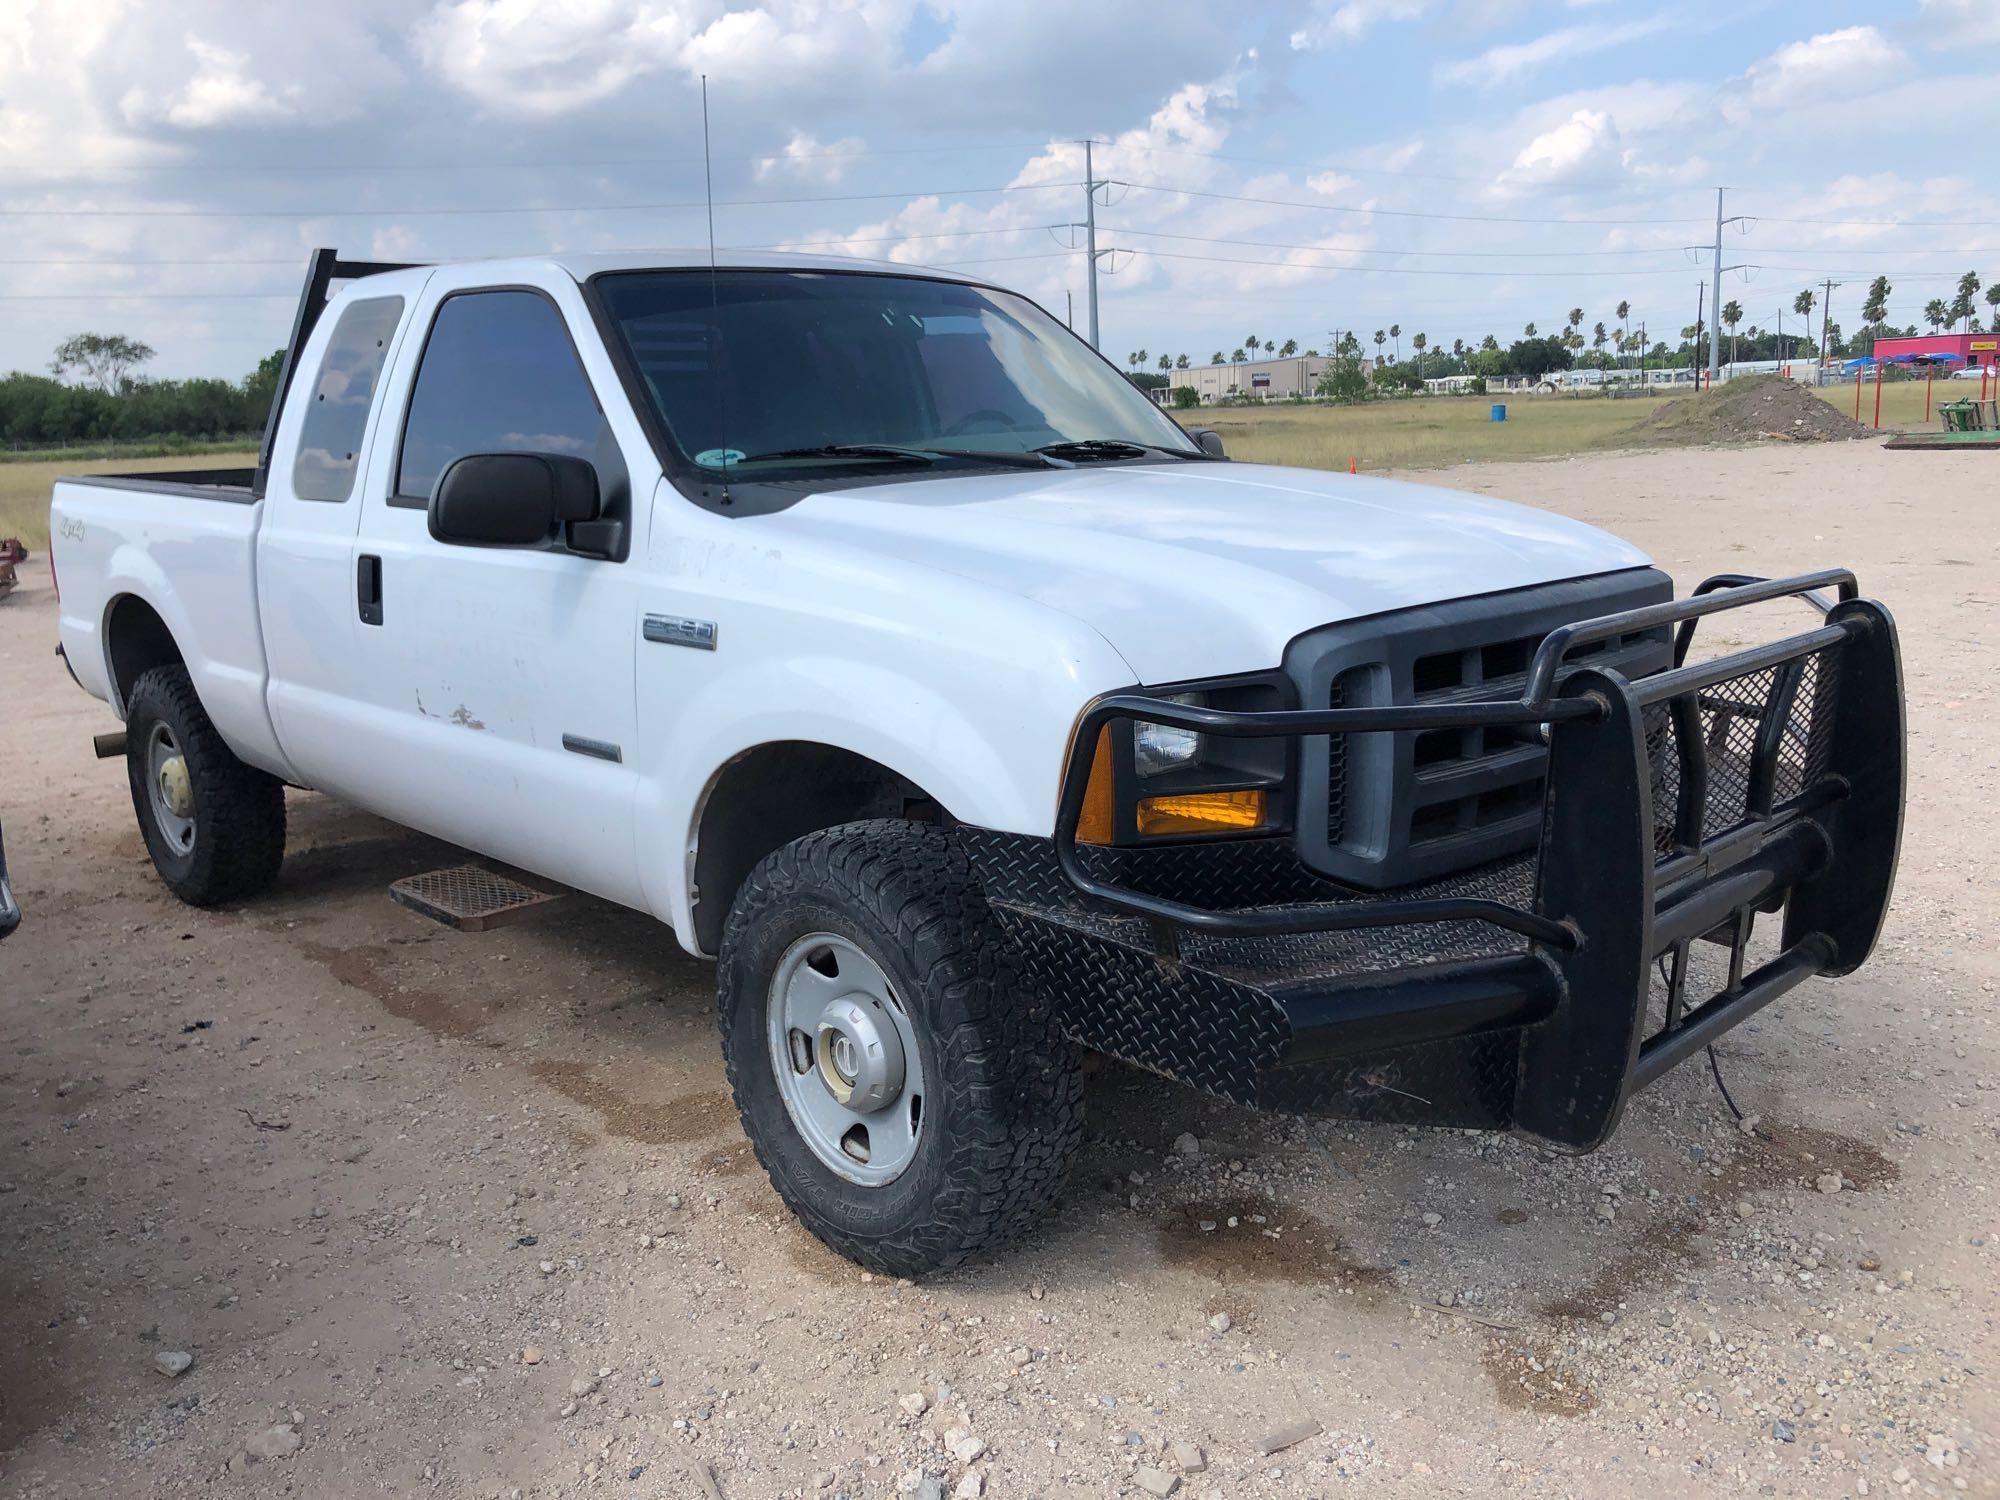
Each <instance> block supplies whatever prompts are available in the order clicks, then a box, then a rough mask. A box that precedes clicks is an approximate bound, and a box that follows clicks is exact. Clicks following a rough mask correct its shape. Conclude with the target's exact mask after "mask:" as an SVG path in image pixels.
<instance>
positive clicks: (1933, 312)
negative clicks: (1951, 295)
mask: <svg viewBox="0 0 2000 1500" xmlns="http://www.w3.org/2000/svg"><path fill="white" fill-rule="evenodd" d="M1950 317H1951V311H1950V309H1948V308H1947V307H1946V306H1945V305H1944V299H1943V298H1942V297H1933V298H1931V300H1930V301H1928V302H1926V303H1925V304H1924V321H1925V322H1926V323H1928V324H1930V325H1931V332H1932V333H1936V332H1937V331H1938V329H1939V328H1940V327H1942V326H1943V325H1944V323H1945V321H1946V320H1947V319H1949V318H1950Z"/></svg>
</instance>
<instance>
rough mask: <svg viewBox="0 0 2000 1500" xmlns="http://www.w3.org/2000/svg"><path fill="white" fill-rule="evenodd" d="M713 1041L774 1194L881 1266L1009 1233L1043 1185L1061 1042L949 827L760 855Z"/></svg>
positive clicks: (1046, 1188)
mask: <svg viewBox="0 0 2000 1500" xmlns="http://www.w3.org/2000/svg"><path fill="white" fill-rule="evenodd" d="M718 999H719V1004H720V1009H721V1023H722V1050H723V1057H724V1060H725V1061H726V1063H727V1064H728V1070H729V1082H730V1087H731V1089H732V1090H733V1091H734V1093H735V1097H736V1107H737V1110H738V1112H739V1113H740V1114H741V1115H742V1118H743V1127H744V1130H745V1132H746V1133H747V1134H748V1135H749V1137H750V1141H751V1144H752V1146H753V1147H754V1148H755V1150H756V1152H757V1159H758V1161H759V1162H761V1163H762V1164H763V1167H764V1170H765V1172H766V1173H767V1174H769V1176H770V1179H771V1185H772V1187H773V1188H775V1189H776V1190H777V1193H778V1196H779V1197H780V1198H782V1199H783V1200H784V1201H785V1204H786V1205H787V1206H788V1207H789V1208H790V1209H791V1210H792V1212H793V1213H795V1214H796V1215H797V1216H798V1217H799V1219H800V1220H801V1221H802V1222H803V1223H804V1224H805V1226H806V1227H807V1228H808V1229H810V1230H811V1231H812V1232H813V1233H814V1234H815V1235H817V1236H819V1238H820V1239H822V1240H824V1241H825V1242H826V1243H827V1244H828V1245H829V1246H830V1247H832V1248H833V1249H834V1250H835V1251H837V1252H839V1253H840V1254H841V1255H844V1256H846V1257H847V1258H848V1259H849V1260H853V1261H856V1262H858V1263H860V1264H861V1265H863V1266H866V1267H867V1268H869V1269H870V1270H874V1271H879V1272H882V1273H884V1274H887V1275H894V1276H918V1275H922V1274H925V1273H927V1272H931V1271H938V1270H944V1269H946V1268H948V1267H951V1266H955V1265H958V1264H960V1263H961V1262H963V1261H965V1260H967V1259H969V1258H971V1257H973V1256H978V1255H984V1254H988V1253H990V1252H992V1251H994V1250H996V1249H998V1248H1000V1247H1001V1246H1003V1245H1005V1244H1007V1243H1008V1242H1009V1241H1011V1240H1012V1239H1014V1238H1015V1237H1016V1236H1018V1235H1019V1234H1021V1233H1022V1232H1023V1231H1024V1230H1025V1229H1027V1228H1028V1226H1029V1225H1031V1224H1033V1223H1034V1222H1035V1221H1036V1220H1037V1219H1038V1218H1039V1217H1040V1216H1041V1214H1042V1213H1043V1212H1044V1211H1045V1210H1046V1209H1047V1208H1048V1207H1049V1206H1050V1205H1051V1204H1052V1203H1053V1202H1054V1201H1055V1199H1056V1197H1057V1195H1058V1194H1059V1193H1060V1191H1061V1189H1062V1184H1063V1180H1064V1177H1065V1175H1066V1173H1067V1171H1068V1167H1069V1161H1070V1157H1071V1155H1072V1154H1073V1152H1074V1151H1075V1148H1076V1143H1077V1140H1078V1138H1079V1135H1080V1134H1081V1130H1082V1120H1083V1081H1082V1072H1081V1070H1080V1068H1079V1066H1078V1062H1077V1056H1076V1049H1075V1047H1074V1046H1073V1045H1072V1044H1071V1043H1070V1042H1069V1041H1068V1039H1067V1038H1065V1037H1064V1036H1063V1035H1062V1034H1061V1032H1060V1030H1059V1029H1058V1028H1057V1026H1056V1024H1055V1020H1054V1017H1053V1015H1052V1014H1051V1013H1050V1008H1049V1006H1048V1005H1047V1003H1046V1001H1045V1000H1043V999H1042V998H1041V997H1040V996H1039V995H1037V994H1036V993H1034V992H1033V991H1032V990H1030V989H1029V988H1028V987H1027V986H1026V985H1025V984H1024V983H1023V982H1022V981H1021V979H1020V977H1019V976H1018V974H1017V972H1016V970H1015V968H1014V965H1013V963H1012V961H1011V958H1010V956H1009V953H1008V947H1007V941H1006V938H1005V936H1004V935H1003V934H1002V933H1001V931H1000V929H999V927H998V925H997V924H996V923H995V922H994V920H993V916H992V913H991V912H990V911H989V910H988V908H987V905H986V897H985V893H984V892H983V890H982V889H981V888H980V885H979V882H978V880H977V879H976V877H975V876H974V875H973V872H972V868H971V865H970V863H969V862H968V860H967V859H966V856H965V854H964V853H963V851H962V850H960V849H959V848H958V846H957V845H956V844H955V842H954V841H953V840H952V838H951V837H950V835H949V834H947V833H946V832H944V831H943V830H941V829H937V828H933V827H929V826H926V825H923V824H917V823H907V822H898V821H878V822H868V823H850V824H847V825H845V826H844V827H840V828H831V829H827V830H825V831H823V832H820V833H815V834H810V835H808V836H807V837H805V838H802V839H798V840H796V841H795V842H793V843H790V844H787V845H785V846H784V847H783V848H782V849H779V850H778V851H777V852H775V853H773V854H771V855H770V856H768V857H767V858H766V859H765V860H764V861H763V862H762V863H761V864H759V865H758V866H757V868H756V869H755V870H753V871H751V873H750V876H749V878H748V879H746V880H745V881H744V883H743V887H742V889H741V890H740V891H739V892H738V893H737V896H736V901H735V904H734V905H733V906H732V907H731V909H730V913H729V921H728V924H727V926H726V927H725V929H724V932H723V940H722V962H721V969H720V973H719V976H718Z"/></svg>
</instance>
